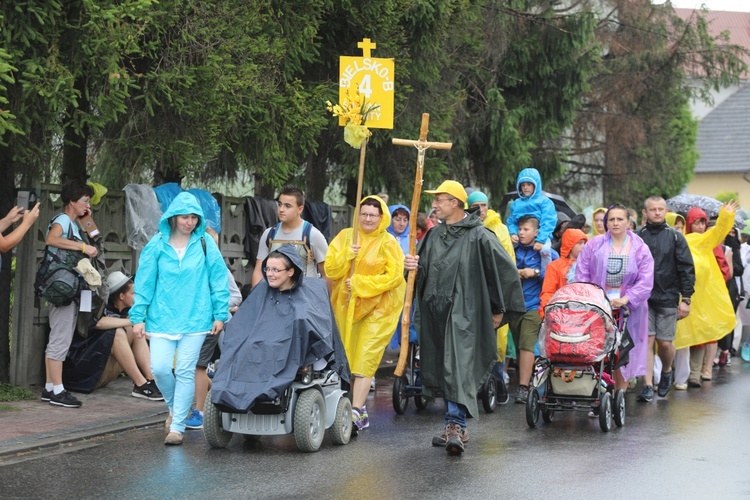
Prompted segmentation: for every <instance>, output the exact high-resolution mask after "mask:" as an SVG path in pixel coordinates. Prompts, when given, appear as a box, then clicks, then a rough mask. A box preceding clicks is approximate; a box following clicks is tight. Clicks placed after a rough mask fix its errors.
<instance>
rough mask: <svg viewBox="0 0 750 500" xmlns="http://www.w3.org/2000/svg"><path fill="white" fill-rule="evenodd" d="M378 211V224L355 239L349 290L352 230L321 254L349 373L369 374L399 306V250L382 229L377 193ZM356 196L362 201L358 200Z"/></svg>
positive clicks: (385, 221) (387, 220)
mask: <svg viewBox="0 0 750 500" xmlns="http://www.w3.org/2000/svg"><path fill="white" fill-rule="evenodd" d="M368 198H370V199H374V200H377V201H378V202H379V203H380V207H381V209H382V211H383V216H382V217H381V218H380V225H379V226H378V227H377V228H376V229H375V230H374V231H372V232H371V233H369V234H365V233H364V232H362V230H361V228H360V230H359V234H358V237H357V244H358V245H359V246H360V249H359V252H358V254H357V259H356V264H355V268H354V274H353V275H352V277H351V293H350V292H349V290H347V288H346V280H347V278H348V277H349V272H350V269H351V265H352V260H354V252H353V251H352V248H351V246H352V232H353V229H351V228H349V229H344V230H342V231H341V232H340V233H339V234H338V235H336V237H335V238H334V239H333V241H331V244H330V245H329V246H328V253H327V254H326V260H325V270H326V276H328V278H330V279H331V280H332V281H333V292H332V294H331V304H332V305H333V313H334V316H335V317H336V324H337V325H338V327H339V332H340V334H341V341H342V342H343V344H344V349H345V350H346V356H347V357H348V358H349V366H350V368H351V373H352V375H361V376H364V377H373V376H374V375H375V371H376V370H377V368H378V365H379V364H380V359H381V358H382V357H383V352H385V348H386V346H387V345H388V342H389V341H390V339H391V336H392V335H393V331H394V330H395V329H396V325H397V324H398V319H399V316H400V315H401V310H402V308H403V305H404V294H405V293H406V281H404V252H403V251H402V250H401V246H399V244H398V242H397V241H396V239H395V238H394V237H393V236H392V235H391V234H390V233H388V232H387V231H386V229H387V228H388V226H390V225H391V216H390V214H389V213H388V206H387V205H386V204H385V203H384V202H383V200H381V199H380V198H378V197H377V196H368V197H366V198H365V199H364V200H367V199H368ZM364 200H362V201H364Z"/></svg>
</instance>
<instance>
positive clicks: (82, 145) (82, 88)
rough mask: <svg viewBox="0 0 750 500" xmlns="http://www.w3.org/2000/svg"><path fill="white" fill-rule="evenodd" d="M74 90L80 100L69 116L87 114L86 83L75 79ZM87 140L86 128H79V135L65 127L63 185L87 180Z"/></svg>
mask: <svg viewBox="0 0 750 500" xmlns="http://www.w3.org/2000/svg"><path fill="white" fill-rule="evenodd" d="M75 88H76V90H78V92H80V95H81V98H80V100H79V101H78V107H77V108H71V109H69V110H68V111H69V116H74V114H75V113H76V112H80V113H85V114H88V113H89V101H88V99H86V98H85V97H84V96H85V95H86V82H85V81H84V80H83V79H82V78H79V79H77V80H76V83H75ZM88 140H89V128H88V127H87V126H84V127H82V128H81V133H80V134H79V133H77V132H76V130H75V128H74V127H73V126H72V125H70V124H68V125H67V126H66V127H65V142H64V144H63V159H62V176H61V179H62V181H63V183H64V182H65V181H67V180H70V179H79V180H81V181H84V182H86V181H87V180H88V174H87V173H86V157H87V153H88Z"/></svg>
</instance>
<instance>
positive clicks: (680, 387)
mask: <svg viewBox="0 0 750 500" xmlns="http://www.w3.org/2000/svg"><path fill="white" fill-rule="evenodd" d="M674 390H675V391H687V384H675V385H674Z"/></svg>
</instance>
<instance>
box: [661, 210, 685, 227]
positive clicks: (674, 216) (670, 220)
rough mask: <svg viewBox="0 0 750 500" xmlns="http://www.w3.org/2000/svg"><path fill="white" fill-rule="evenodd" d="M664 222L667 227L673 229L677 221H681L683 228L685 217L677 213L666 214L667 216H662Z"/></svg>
mask: <svg viewBox="0 0 750 500" xmlns="http://www.w3.org/2000/svg"><path fill="white" fill-rule="evenodd" d="M664 220H666V221H667V225H668V226H669V227H674V225H675V224H676V223H677V221H678V220H681V221H682V225H683V227H684V226H685V217H683V216H682V215H680V214H678V213H677V212H667V215H665V216H664Z"/></svg>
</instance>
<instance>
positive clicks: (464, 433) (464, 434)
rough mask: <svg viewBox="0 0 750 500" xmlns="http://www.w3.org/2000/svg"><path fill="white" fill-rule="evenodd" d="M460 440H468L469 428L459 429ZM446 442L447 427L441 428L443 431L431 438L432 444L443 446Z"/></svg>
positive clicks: (463, 441) (466, 441)
mask: <svg viewBox="0 0 750 500" xmlns="http://www.w3.org/2000/svg"><path fill="white" fill-rule="evenodd" d="M459 427H460V426H459ZM461 442H462V443H464V444H466V443H468V442H469V429H467V428H465V427H464V428H462V429H461ZM447 443H448V428H447V427H446V428H445V429H443V433H442V434H440V435H439V436H435V437H433V438H432V446H445V445H446V444H447Z"/></svg>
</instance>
